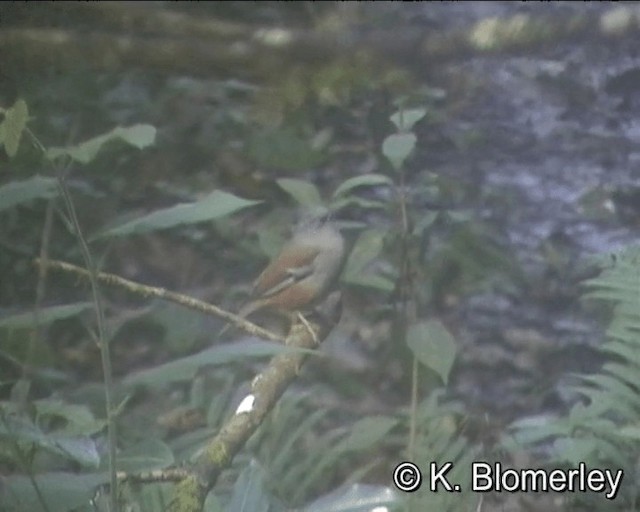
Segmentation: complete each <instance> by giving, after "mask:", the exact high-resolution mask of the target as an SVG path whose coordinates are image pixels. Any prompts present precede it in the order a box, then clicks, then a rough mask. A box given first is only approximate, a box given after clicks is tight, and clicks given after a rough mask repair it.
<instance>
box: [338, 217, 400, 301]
mask: <svg viewBox="0 0 640 512" xmlns="http://www.w3.org/2000/svg"><path fill="white" fill-rule="evenodd" d="M384 237H385V232H382V231H380V230H377V229H368V230H366V231H363V232H362V233H361V234H360V236H359V237H358V240H357V241H356V243H355V244H354V246H353V249H352V251H351V253H350V254H349V258H348V260H347V263H346V265H345V268H344V271H343V273H342V281H343V282H345V283H349V284H355V285H359V286H365V287H368V288H373V289H376V290H382V291H387V292H388V291H391V290H393V289H394V287H395V284H394V282H393V281H392V280H391V279H389V278H388V277H386V276H383V275H380V270H379V269H376V268H373V266H372V265H371V263H372V262H373V261H374V260H375V259H377V258H378V256H379V255H380V253H381V252H382V248H383V245H384Z"/></svg>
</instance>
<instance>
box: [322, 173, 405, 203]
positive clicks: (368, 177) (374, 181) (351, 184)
mask: <svg viewBox="0 0 640 512" xmlns="http://www.w3.org/2000/svg"><path fill="white" fill-rule="evenodd" d="M376 185H388V186H390V187H391V186H393V180H392V179H391V178H389V177H388V176H385V175H384V174H364V175H362V176H356V177H354V178H349V179H348V180H345V181H343V182H342V183H341V184H340V186H339V187H338V188H337V189H336V190H335V192H334V193H333V197H334V198H338V197H340V196H342V195H345V194H346V193H347V192H350V191H351V190H353V189H354V188H357V187H373V186H376Z"/></svg>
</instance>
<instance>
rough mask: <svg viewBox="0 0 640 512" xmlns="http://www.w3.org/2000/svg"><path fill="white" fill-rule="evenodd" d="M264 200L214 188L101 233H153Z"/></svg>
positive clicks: (228, 212)
mask: <svg viewBox="0 0 640 512" xmlns="http://www.w3.org/2000/svg"><path fill="white" fill-rule="evenodd" d="M260 202H261V201H250V200H248V199H243V198H241V197H238V196H235V195H233V194H229V193H227V192H222V191H220V190H214V191H213V192H212V193H211V194H209V195H208V196H206V197H204V198H202V199H200V200H199V201H196V202H194V203H183V204H178V205H175V206H171V207H169V208H164V209H162V210H157V211H155V212H153V213H150V214H148V215H145V216H143V217H140V218H138V219H135V220H132V221H129V222H125V223H124V224H122V225H120V226H116V227H114V228H111V229H107V230H106V231H104V232H103V233H101V234H100V235H99V236H123V235H130V234H134V233H135V234H140V233H149V232H151V231H156V230H159V229H167V228H171V227H174V226H178V225H180V224H194V223H196V222H204V221H207V220H214V219H219V218H221V217H225V216H227V215H230V214H232V213H234V212H237V211H238V210H242V209H244V208H248V207H249V206H254V205H256V204H259V203H260Z"/></svg>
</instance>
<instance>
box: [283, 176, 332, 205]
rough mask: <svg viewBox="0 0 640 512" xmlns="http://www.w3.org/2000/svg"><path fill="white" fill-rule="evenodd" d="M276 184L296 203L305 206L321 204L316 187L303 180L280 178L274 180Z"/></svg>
mask: <svg viewBox="0 0 640 512" xmlns="http://www.w3.org/2000/svg"><path fill="white" fill-rule="evenodd" d="M276 183H277V184H278V186H279V187H280V188H281V189H282V190H284V191H285V192H286V193H287V194H289V195H290V196H291V197H292V198H293V199H294V200H295V201H296V202H297V203H298V204H301V205H302V206H307V207H316V206H322V198H321V197H320V192H319V191H318V187H316V186H315V185H314V184H313V183H311V182H309V181H305V180H296V179H291V178H282V179H279V180H276Z"/></svg>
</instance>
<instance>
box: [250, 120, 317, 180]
mask: <svg viewBox="0 0 640 512" xmlns="http://www.w3.org/2000/svg"><path fill="white" fill-rule="evenodd" d="M246 153H247V156H248V157H249V158H251V159H252V160H254V161H255V162H256V163H258V164H259V165H260V166H261V167H267V168H271V169H279V170H285V171H297V170H302V169H309V168H312V167H316V166H317V165H319V164H321V163H322V162H323V161H324V160H326V158H327V153H326V151H325V150H324V149H323V148H321V147H318V145H317V144H316V143H314V141H313V140H312V139H309V138H307V137H305V136H303V135H300V134H299V133H298V131H297V130H296V129H294V128H290V127H285V128H279V129H268V130H265V131H261V132H258V133H254V134H253V135H251V136H250V139H249V141H248V143H247V151H246Z"/></svg>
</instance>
